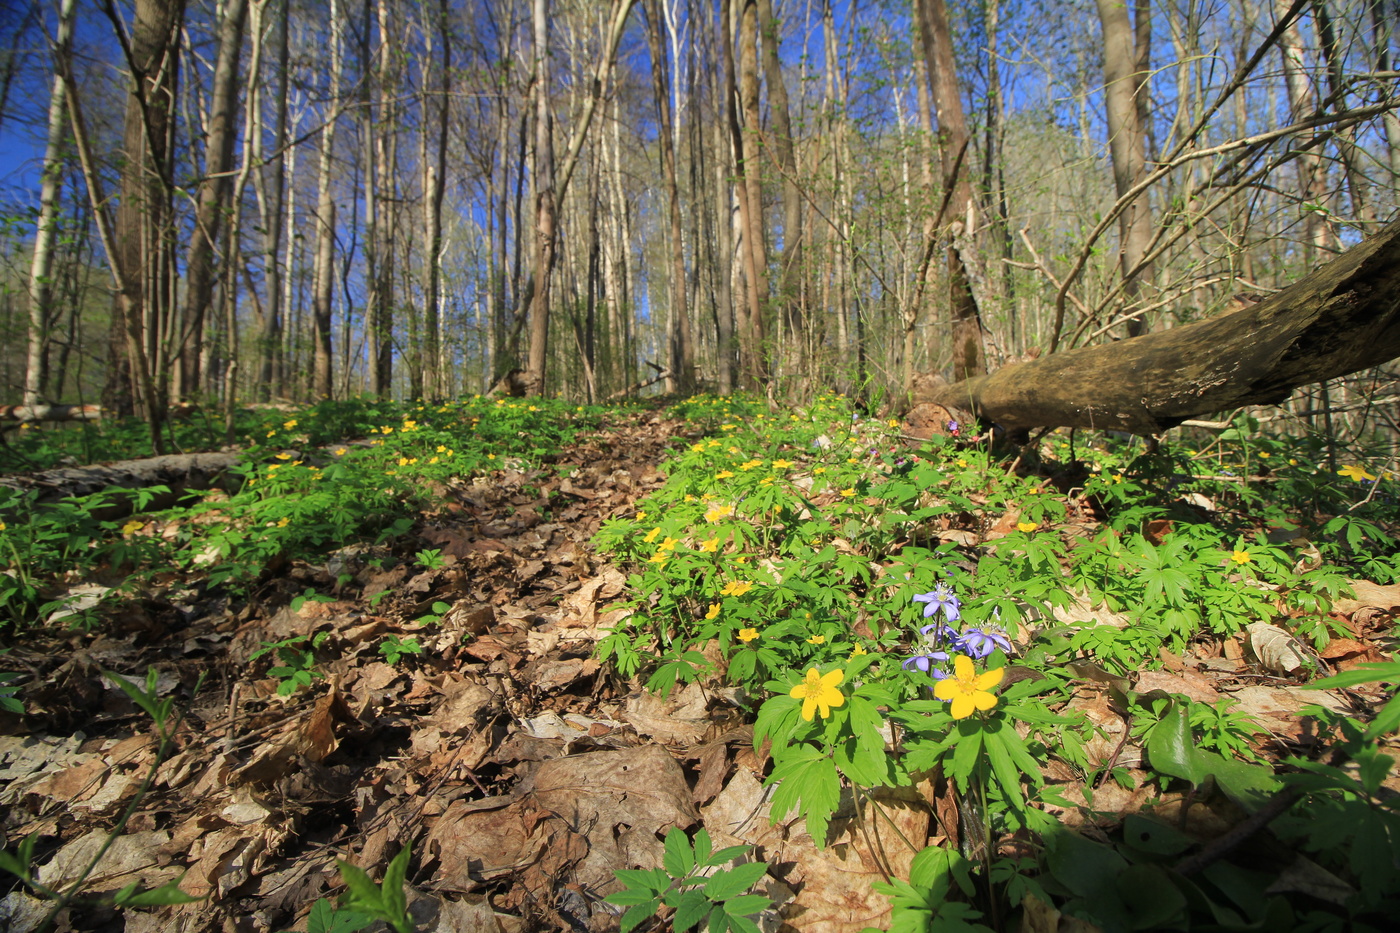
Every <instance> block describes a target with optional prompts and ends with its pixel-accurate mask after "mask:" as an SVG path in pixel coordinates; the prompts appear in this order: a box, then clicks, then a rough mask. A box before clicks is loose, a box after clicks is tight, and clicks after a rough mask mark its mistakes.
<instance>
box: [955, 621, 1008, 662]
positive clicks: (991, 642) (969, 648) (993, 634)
mask: <svg viewBox="0 0 1400 933" xmlns="http://www.w3.org/2000/svg"><path fill="white" fill-rule="evenodd" d="M954 647H955V648H956V649H957V650H959V651H961V652H962V653H964V654H966V655H967V656H968V657H970V658H972V659H973V660H974V661H980V660H982V659H983V658H985V657H987V655H989V654H991V653H992V652H993V651H996V650H997V649H998V648H1000V649H1001V650H1002V651H1005V652H1007V653H1010V651H1011V640H1010V639H1008V638H1007V637H1006V635H1004V634H1003V633H1001V632H998V631H995V630H991V629H988V630H983V629H980V628H970V629H968V630H967V631H965V632H963V633H962V635H960V636H958V640H957V641H956V642H954Z"/></svg>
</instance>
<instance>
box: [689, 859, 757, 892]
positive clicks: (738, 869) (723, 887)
mask: <svg viewBox="0 0 1400 933" xmlns="http://www.w3.org/2000/svg"><path fill="white" fill-rule="evenodd" d="M767 870H768V863H767V862H748V863H746V864H744V865H736V866H735V867H734V868H731V869H729V870H728V871H718V872H715V874H714V875H713V876H711V878H710V880H709V881H708V882H706V884H705V888H704V890H705V896H706V897H708V898H709V899H710V900H712V901H723V900H728V899H729V898H731V897H734V896H735V895H737V894H743V893H744V892H745V891H747V890H748V889H749V888H751V887H753V886H754V883H755V882H757V881H758V879H759V878H762V877H763V874H764V872H766V871H767Z"/></svg>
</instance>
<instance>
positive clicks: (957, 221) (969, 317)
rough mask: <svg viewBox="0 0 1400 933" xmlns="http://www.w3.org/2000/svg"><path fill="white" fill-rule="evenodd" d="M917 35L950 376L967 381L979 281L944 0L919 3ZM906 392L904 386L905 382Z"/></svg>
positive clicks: (975, 351) (963, 124) (978, 347)
mask: <svg viewBox="0 0 1400 933" xmlns="http://www.w3.org/2000/svg"><path fill="white" fill-rule="evenodd" d="M918 5H919V12H920V22H919V35H920V38H921V40H922V42H923V49H924V58H925V60H926V61H927V63H928V72H929V80H930V81H931V82H932V86H933V107H934V112H935V114H936V116H937V117H938V141H939V150H940V152H941V162H942V167H943V187H944V192H945V198H946V205H947V207H946V208H945V210H944V211H943V214H944V216H945V217H946V218H948V220H949V221H951V222H950V223H949V225H948V226H949V229H950V231H951V232H952V235H953V236H952V242H951V243H950V245H949V246H948V250H947V265H948V298H949V305H950V307H951V310H952V317H953V330H952V338H953V378H954V379H955V380H961V379H967V378H969V377H971V376H975V375H979V374H981V373H984V372H986V371H987V368H986V361H985V359H984V358H983V351H982V318H981V313H980V311H979V309H978V307H977V299H976V296H975V295H974V292H973V286H974V283H975V282H976V281H978V280H979V279H980V273H979V272H978V271H977V270H976V268H975V267H974V263H975V261H976V256H975V250H974V248H973V242H974V236H975V234H976V231H977V217H976V207H975V205H974V203H973V200H972V183H971V182H970V181H969V180H968V176H969V174H970V173H969V171H968V168H967V166H968V159H967V150H968V143H969V136H968V132H967V117H966V115H965V114H964V113H963V106H962V94H961V91H960V89H959V87H958V72H957V63H956V61H955V59H954V58H953V34H952V31H951V29H950V28H949V26H948V10H947V8H946V7H945V6H944V4H943V0H918ZM905 387H906V388H908V383H906V386H905Z"/></svg>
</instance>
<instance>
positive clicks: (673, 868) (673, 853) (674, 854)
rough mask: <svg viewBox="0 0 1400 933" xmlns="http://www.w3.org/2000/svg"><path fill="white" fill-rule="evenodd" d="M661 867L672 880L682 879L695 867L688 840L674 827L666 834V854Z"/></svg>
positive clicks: (693, 854) (692, 852) (693, 855)
mask: <svg viewBox="0 0 1400 933" xmlns="http://www.w3.org/2000/svg"><path fill="white" fill-rule="evenodd" d="M662 865H664V866H665V868H666V873H667V874H669V875H670V876H671V877H672V878H684V877H685V876H686V875H688V874H690V871H691V869H693V868H694V867H695V853H694V851H693V850H692V849H691V848H690V840H688V839H686V837H685V833H683V832H682V831H681V830H680V829H678V828H676V827H674V826H673V827H671V831H670V832H668V833H667V834H666V854H665V856H664V858H663V860H662Z"/></svg>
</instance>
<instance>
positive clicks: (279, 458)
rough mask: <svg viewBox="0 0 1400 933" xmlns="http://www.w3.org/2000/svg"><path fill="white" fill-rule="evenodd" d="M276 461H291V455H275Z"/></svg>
mask: <svg viewBox="0 0 1400 933" xmlns="http://www.w3.org/2000/svg"><path fill="white" fill-rule="evenodd" d="M277 459H278V460H290V459H292V455H291V454H288V453H281V454H278V455H277Z"/></svg>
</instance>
